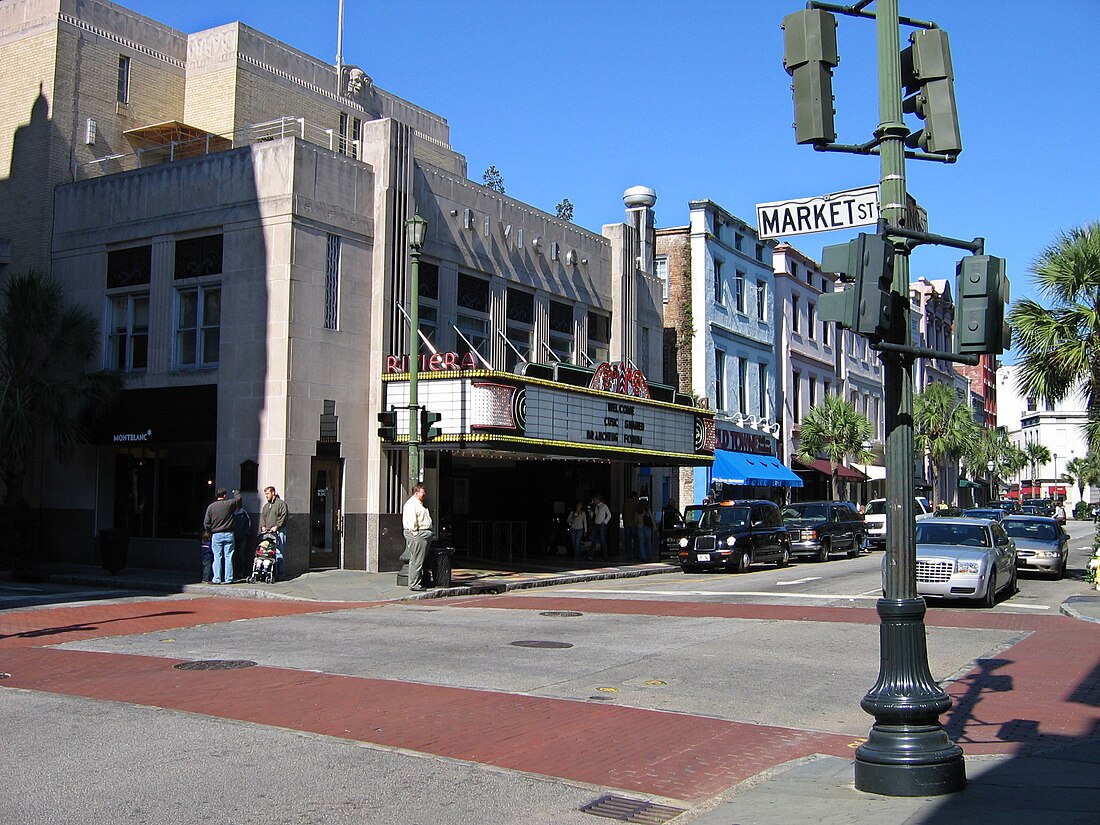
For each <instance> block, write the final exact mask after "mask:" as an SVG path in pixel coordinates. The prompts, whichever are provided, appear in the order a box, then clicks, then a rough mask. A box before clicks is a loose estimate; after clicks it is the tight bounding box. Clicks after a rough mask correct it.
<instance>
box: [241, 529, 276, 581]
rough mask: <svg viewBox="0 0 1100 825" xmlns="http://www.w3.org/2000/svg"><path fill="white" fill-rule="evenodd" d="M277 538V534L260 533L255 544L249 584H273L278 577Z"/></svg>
mask: <svg viewBox="0 0 1100 825" xmlns="http://www.w3.org/2000/svg"><path fill="white" fill-rule="evenodd" d="M278 548H279V536H278V534H277V533H261V534H260V538H259V540H258V542H257V544H256V557H255V558H254V559H253V560H252V575H251V576H249V577H248V580H249V581H250V582H267V583H268V584H274V583H275V579H276V578H277V576H278V554H279V549H278Z"/></svg>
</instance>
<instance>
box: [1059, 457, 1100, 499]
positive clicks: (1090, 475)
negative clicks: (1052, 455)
mask: <svg viewBox="0 0 1100 825" xmlns="http://www.w3.org/2000/svg"><path fill="white" fill-rule="evenodd" d="M1063 477H1064V478H1065V479H1066V480H1067V481H1072V482H1073V483H1075V484H1076V485H1077V498H1078V499H1079V500H1080V501H1084V500H1085V487H1086V486H1093V487H1095V486H1096V483H1097V482H1098V481H1100V465H1098V464H1097V461H1096V456H1095V455H1094V454H1092V453H1089V454H1088V455H1086V456H1084V457H1078V458H1071V459H1070V460H1069V461H1068V462H1066V472H1065V473H1064V476H1063Z"/></svg>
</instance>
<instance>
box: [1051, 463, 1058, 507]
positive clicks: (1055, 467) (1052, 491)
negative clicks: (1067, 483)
mask: <svg viewBox="0 0 1100 825" xmlns="http://www.w3.org/2000/svg"><path fill="white" fill-rule="evenodd" d="M1051 458H1053V459H1054V481H1053V482H1052V483H1051V485H1050V486H1051V491H1050V497H1051V498H1054V496H1055V494H1054V487H1055V486H1057V484H1058V453H1054V455H1052V456H1051Z"/></svg>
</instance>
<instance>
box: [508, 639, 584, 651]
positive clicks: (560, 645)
mask: <svg viewBox="0 0 1100 825" xmlns="http://www.w3.org/2000/svg"><path fill="white" fill-rule="evenodd" d="M511 644H512V646H513V647H542V648H554V649H557V650H563V649H565V648H567V647H572V646H573V645H571V644H569V642H540V641H521V642H512V643H511Z"/></svg>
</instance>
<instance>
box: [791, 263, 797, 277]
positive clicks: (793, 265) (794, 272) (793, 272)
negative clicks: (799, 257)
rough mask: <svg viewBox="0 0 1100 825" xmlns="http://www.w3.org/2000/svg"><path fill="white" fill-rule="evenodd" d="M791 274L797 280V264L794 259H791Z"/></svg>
mask: <svg viewBox="0 0 1100 825" xmlns="http://www.w3.org/2000/svg"><path fill="white" fill-rule="evenodd" d="M791 276H792V277H793V278H794V279H795V280H796V281H797V280H798V264H796V263H795V262H794V261H791Z"/></svg>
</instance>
